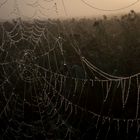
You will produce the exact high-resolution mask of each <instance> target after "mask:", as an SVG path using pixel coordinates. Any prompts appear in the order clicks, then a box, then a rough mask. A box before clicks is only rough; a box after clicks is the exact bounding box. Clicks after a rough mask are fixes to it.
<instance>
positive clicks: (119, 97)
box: [0, 0, 140, 140]
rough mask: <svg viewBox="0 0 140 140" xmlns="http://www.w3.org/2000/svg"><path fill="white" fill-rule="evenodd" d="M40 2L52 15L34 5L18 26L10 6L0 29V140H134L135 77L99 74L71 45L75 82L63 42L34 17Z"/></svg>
mask: <svg viewBox="0 0 140 140" xmlns="http://www.w3.org/2000/svg"><path fill="white" fill-rule="evenodd" d="M7 2H8V0H6V1H3V2H2V3H1V4H0V5H1V7H3V6H4V5H5V4H6V3H7ZM25 2H26V1H25ZM43 2H45V3H51V5H53V6H54V7H55V12H56V14H57V13H58V11H57V10H56V7H57V3H56V2H55V1H52V0H45V1H39V0H37V1H34V2H31V3H26V4H27V5H28V6H31V7H32V8H34V9H36V10H35V11H34V12H35V14H33V15H34V16H32V17H28V19H29V18H30V20H23V17H25V16H23V14H22V12H21V11H20V8H19V7H20V6H19V5H20V3H19V1H18V0H15V1H14V5H15V6H14V10H13V11H12V12H11V14H14V15H16V18H15V19H13V20H12V21H11V22H1V24H0V31H1V36H0V97H1V98H0V124H1V126H0V138H1V139H4V140H7V139H54V140H55V139H56V140H59V139H68V140H73V139H85V140H87V139H91V138H92V139H96V140H97V139H111V138H117V139H139V131H140V130H139V121H140V119H139V94H140V74H139V73H138V74H135V75H132V76H129V77H117V76H113V75H110V74H107V73H105V72H103V71H102V70H100V69H99V68H97V67H96V66H94V65H93V64H92V63H91V62H90V61H88V58H85V57H84V56H83V55H82V53H81V51H80V48H79V46H78V45H77V43H76V41H75V40H74V39H73V40H70V42H71V43H70V44H69V47H71V49H72V50H74V55H76V56H77V58H79V59H78V60H79V67H80V68H81V69H82V76H79V75H78V74H77V67H76V66H75V67H74V66H73V67H72V68H70V67H69V66H68V61H67V56H66V49H65V48H64V47H63V41H64V40H63V38H62V37H61V35H59V36H57V35H56V34H54V33H53V32H51V31H50V29H49V28H48V27H49V26H55V25H56V23H55V22H52V21H51V20H46V21H43V20H41V19H42V18H41V16H42V17H44V16H47V15H45V14H44V13H45V12H41V11H40V9H44V7H42V5H41V4H42V3H43ZM54 7H53V8H54ZM45 10H52V8H50V9H45ZM53 10H54V9H53ZM37 11H39V15H38V14H37V13H38V12H37ZM66 36H67V35H66Z"/></svg>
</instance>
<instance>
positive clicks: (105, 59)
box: [48, 10, 140, 76]
mask: <svg viewBox="0 0 140 140" xmlns="http://www.w3.org/2000/svg"><path fill="white" fill-rule="evenodd" d="M139 24H140V15H139V14H136V13H135V12H134V11H133V10H132V11H130V13H129V14H127V15H123V16H121V17H117V16H114V17H111V18H108V17H106V16H103V18H102V19H95V18H93V19H87V18H83V19H74V18H73V19H69V20H62V21H60V20H50V22H48V28H49V30H50V31H51V32H52V33H53V34H54V35H56V36H61V37H63V47H64V49H65V50H66V53H65V55H66V56H70V57H69V60H68V63H73V60H74V61H75V59H76V58H75V56H74V53H73V51H72V49H71V48H72V47H71V46H72V44H73V43H74V42H76V44H77V45H78V46H79V48H80V50H81V53H82V55H84V56H86V58H88V59H89V60H90V61H91V62H92V63H93V64H94V65H96V66H97V67H99V68H100V69H102V70H104V71H106V72H108V73H110V74H115V75H121V76H122V75H123V76H127V75H132V74H135V73H138V72H139V71H140V27H139ZM74 63H76V62H74Z"/></svg>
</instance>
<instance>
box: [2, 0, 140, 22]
mask: <svg viewBox="0 0 140 140" xmlns="http://www.w3.org/2000/svg"><path fill="white" fill-rule="evenodd" d="M16 1H17V3H15V2H16ZM83 1H84V2H85V3H87V4H88V5H86V4H85V3H84V2H83ZM83 1H82V0H0V18H1V19H5V18H6V19H7V18H10V17H16V16H22V15H24V16H25V17H34V16H39V17H43V18H45V17H49V18H50V17H85V16H99V15H104V14H106V15H110V14H118V13H123V12H129V11H130V10H131V9H133V10H135V11H136V12H139V11H140V2H139V1H140V0H83ZM136 1H138V3H137V4H135V5H133V6H131V7H130V8H126V9H124V10H118V11H100V10H96V9H94V8H92V7H96V8H99V9H104V10H113V9H120V8H123V7H127V6H128V5H131V4H133V3H134V2H136ZM63 2H64V3H63ZM64 5H65V10H64ZM16 7H18V8H19V9H16ZM56 11H57V12H56Z"/></svg>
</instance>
